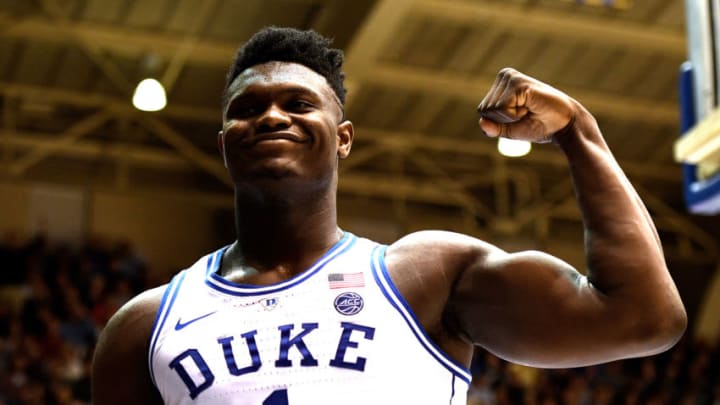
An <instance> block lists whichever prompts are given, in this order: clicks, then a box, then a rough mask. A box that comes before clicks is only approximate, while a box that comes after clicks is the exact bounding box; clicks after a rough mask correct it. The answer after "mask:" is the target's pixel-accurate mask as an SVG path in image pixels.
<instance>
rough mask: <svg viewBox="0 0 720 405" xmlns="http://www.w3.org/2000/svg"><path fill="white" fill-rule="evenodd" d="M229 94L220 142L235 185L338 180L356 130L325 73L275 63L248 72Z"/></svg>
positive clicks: (294, 64)
mask: <svg viewBox="0 0 720 405" xmlns="http://www.w3.org/2000/svg"><path fill="white" fill-rule="evenodd" d="M228 92H229V94H230V97H229V98H228V100H229V101H228V103H227V105H226V106H225V108H224V111H223V130H222V131H221V132H220V134H219V135H218V146H219V148H220V152H221V153H222V155H223V158H224V161H225V166H226V167H227V168H228V171H229V172H230V176H231V177H232V179H233V181H234V182H235V184H237V185H239V184H242V183H248V182H250V183H252V182H256V181H258V180H263V179H270V180H282V179H296V180H305V181H306V182H307V181H310V182H313V181H314V182H322V181H327V180H328V179H332V178H334V176H335V174H336V171H337V160H338V158H345V157H347V156H348V154H349V153H350V146H351V145H352V137H353V128H352V123H350V121H343V119H342V109H341V107H340V103H339V101H338V100H337V98H336V97H335V94H334V93H333V91H332V89H331V88H330V86H329V85H328V83H327V81H326V80H325V78H324V77H323V76H321V75H319V74H318V73H316V72H314V71H313V70H311V69H309V68H307V67H305V66H303V65H300V64H296V63H286V62H269V63H265V64H262V65H257V66H253V67H251V68H248V69H246V70H245V71H243V72H242V73H241V74H240V75H239V76H238V77H237V78H236V79H235V80H234V81H233V82H232V84H231V85H230V88H229V91H228Z"/></svg>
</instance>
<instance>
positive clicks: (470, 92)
mask: <svg viewBox="0 0 720 405" xmlns="http://www.w3.org/2000/svg"><path fill="white" fill-rule="evenodd" d="M540 79H542V78H540ZM363 80H364V81H365V82H366V83H372V84H377V85H382V86H388V87H394V88H400V89H406V90H408V91H418V90H422V91H425V92H429V93H435V94H448V95H452V96H454V97H458V98H460V99H463V100H467V101H468V103H469V104H470V106H473V107H474V106H475V105H477V104H479V103H480V101H481V100H482V98H483V97H484V96H485V94H486V93H487V91H488V90H489V89H490V86H492V84H493V83H494V81H495V77H494V76H492V77H490V76H477V77H475V76H473V77H462V76H459V75H457V74H450V73H443V72H439V71H434V70H430V69H424V68H419V67H409V66H402V65H399V64H391V63H378V64H377V65H376V66H374V67H373V68H372V70H371V71H369V72H368V74H367V75H366V76H365V77H363ZM560 90H562V91H563V92H565V93H567V94H568V95H570V96H571V97H573V98H575V99H576V100H578V101H579V102H581V103H582V104H583V105H584V106H585V107H587V108H588V109H589V110H590V112H592V113H594V114H598V115H605V116H608V117H612V118H617V119H622V120H626V121H635V122H637V121H641V122H647V123H651V124H656V125H657V124H665V125H677V123H678V120H679V112H678V107H677V105H675V104H673V103H657V102H654V101H650V100H648V99H645V98H642V99H641V98H633V97H627V96H624V95H622V94H608V93H599V92H594V91H590V90H586V89H581V88H572V87H567V86H564V87H563V88H561V89H560Z"/></svg>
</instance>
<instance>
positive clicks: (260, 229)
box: [93, 62, 687, 404]
mask: <svg viewBox="0 0 720 405" xmlns="http://www.w3.org/2000/svg"><path fill="white" fill-rule="evenodd" d="M230 89H231V95H230V98H229V101H228V103H227V105H226V106H225V109H224V112H223V130H222V131H221V132H220V134H219V136H218V145H219V149H220V151H221V154H222V156H223V159H224V162H225V165H226V166H227V168H228V172H229V173H230V176H231V178H232V180H233V182H234V184H235V206H236V214H237V218H236V222H237V223H236V228H237V231H238V239H237V241H236V242H235V243H234V244H233V245H232V246H231V247H230V248H229V249H228V250H227V251H226V253H225V256H224V257H223V266H222V268H221V270H220V271H221V273H222V275H223V276H224V277H226V278H228V279H230V280H232V281H235V282H242V283H246V284H256V285H267V284H272V283H277V282H279V281H282V280H285V279H288V278H290V277H292V276H294V275H296V274H298V273H300V272H302V271H303V270H305V269H306V268H307V267H309V266H310V265H311V264H312V263H314V262H315V261H316V260H317V259H319V258H320V257H321V256H322V255H323V254H324V253H325V252H326V251H327V250H328V249H329V248H330V247H331V246H332V245H333V244H334V243H335V242H337V240H338V239H339V238H340V235H341V232H340V230H339V229H338V226H337V215H336V201H335V197H336V190H337V180H338V176H337V168H338V160H339V159H343V158H345V157H347V156H348V154H349V153H350V147H351V145H352V140H353V127H352V123H350V121H347V120H344V119H343V114H342V109H341V107H340V106H339V103H338V102H337V100H336V98H335V97H334V94H333V93H332V90H331V89H330V87H329V86H328V84H327V82H326V81H325V79H324V78H323V77H322V76H320V75H318V74H317V73H315V72H313V71H312V70H310V69H308V68H306V67H304V66H301V65H297V64H293V63H284V62H270V63H266V64H262V65H258V66H254V67H252V68H249V69H247V70H246V71H244V72H243V73H242V74H241V75H240V76H239V77H238V78H237V79H236V80H235V81H234V82H233V83H232V85H231V88H230ZM478 110H479V112H480V114H481V117H482V118H481V119H480V127H481V128H482V129H483V131H484V132H485V133H486V134H488V136H491V137H496V136H506V137H510V138H514V139H524V140H529V141H532V142H539V143H542V142H548V141H553V142H554V143H555V144H557V146H558V147H559V148H560V150H561V151H562V152H563V153H564V155H565V156H566V157H567V160H568V166H569V169H570V174H571V176H572V179H573V182H574V185H575V190H576V195H577V201H578V204H579V207H580V210H581V212H582V216H583V223H584V228H585V238H586V240H585V246H586V252H585V254H586V259H587V260H586V261H587V264H588V268H587V276H584V275H582V274H581V273H580V272H578V271H577V270H576V269H574V268H572V267H571V266H570V265H569V264H567V263H565V262H563V261H562V260H560V259H558V258H555V257H552V256H550V255H547V254H544V253H541V252H535V251H525V252H518V253H507V252H504V251H503V250H501V249H499V248H497V247H495V246H493V245H491V244H489V243H487V242H484V241H481V240H478V239H475V238H472V237H470V236H466V235H461V234H457V233H451V232H442V231H422V232H416V233H413V234H410V235H407V236H406V237H404V238H401V239H400V240H398V241H397V242H395V243H393V244H392V245H391V246H390V247H389V248H388V249H387V253H386V263H387V267H388V271H389V272H390V275H391V277H392V279H393V281H394V282H395V284H396V285H397V287H398V289H399V291H400V293H401V294H402V295H403V297H404V298H405V299H406V300H407V301H408V303H409V305H410V306H411V308H412V309H413V311H414V312H415V315H416V316H417V318H418V320H419V321H420V323H421V324H422V325H423V327H424V328H425V329H426V331H427V332H428V334H429V335H430V337H431V338H432V339H433V340H434V342H435V343H436V344H437V345H438V346H439V347H440V348H441V349H442V350H444V351H445V352H446V353H447V354H449V355H450V356H451V357H452V358H454V359H456V360H457V361H458V362H460V363H462V364H465V365H469V364H470V361H471V356H472V352H473V345H480V346H482V347H484V348H486V349H488V350H489V351H491V352H493V353H495V354H497V355H499V356H500V357H502V358H504V359H507V360H511V361H514V362H517V363H522V364H526V365H531V366H536V367H576V366H583V365H588V364H594V363H599V362H607V361H612V360H616V359H621V358H628V357H636V356H645V355H651V354H654V353H658V352H661V351H663V350H666V349H667V348H669V347H671V346H672V345H673V344H674V343H675V342H676V341H677V340H678V339H679V338H680V336H681V335H682V333H683V331H684V330H685V327H686V322H687V318H686V314H685V310H684V308H683V305H682V302H681V301H680V298H679V295H678V292H677V289H676V287H675V285H674V283H673V281H672V279H671V278H670V275H669V273H668V270H667V268H666V266H665V262H664V258H663V252H662V248H661V245H660V242H659V239H658V237H657V233H656V231H655V227H654V225H653V223H652V221H651V219H650V216H649V214H648V212H647V210H646V209H645V207H644V205H643V204H642V202H641V200H640V198H639V197H638V195H637V193H636V192H635V190H634V189H633V187H632V186H631V184H630V182H629V181H628V180H627V178H626V177H625V175H624V174H623V172H622V171H621V169H620V167H619V166H618V164H617V162H616V161H615V159H614V158H613V156H612V154H611V153H610V150H609V149H608V147H607V145H606V144H605V141H604V140H603V138H602V135H601V133H600V130H599V128H598V126H597V123H596V122H595V119H594V118H593V116H592V115H591V114H590V113H589V112H588V111H587V110H585V108H583V107H582V106H581V105H580V104H579V103H578V102H577V101H575V100H574V99H572V98H570V97H569V96H567V95H566V94H564V93H562V92H560V91H558V90H556V89H554V88H552V87H550V86H549V85H547V84H544V83H542V82H540V81H537V80H535V79H533V78H530V77H528V76H525V75H523V74H521V73H519V72H517V71H515V70H513V69H503V70H502V71H500V73H499V74H498V77H497V80H496V82H495V83H494V84H493V86H492V87H491V88H490V90H489V91H488V93H487V95H486V96H485V98H484V99H483V100H482V102H481V103H480V105H479V107H478ZM498 117H502V119H500V118H498ZM492 118H495V120H496V121H501V122H496V121H493V119H492ZM162 292H163V288H162V287H159V288H155V289H152V290H149V291H147V292H145V293H142V294H141V295H139V296H138V297H136V298H134V299H133V300H131V301H130V302H129V303H127V304H126V305H125V306H123V308H122V309H121V310H120V311H118V313H117V314H116V315H115V316H114V317H113V318H112V319H111V320H110V322H109V324H108V326H107V327H106V328H105V330H104V331H103V333H102V335H101V338H100V341H99V343H98V347H97V350H96V354H95V361H94V365H93V401H94V403H95V404H126V403H135V404H153V403H162V401H161V399H160V398H159V395H158V393H157V390H156V389H155V388H154V386H153V385H152V382H151V380H150V376H149V371H148V363H147V355H148V344H149V340H150V331H151V329H152V324H153V321H154V319H155V312H156V310H157V308H158V305H159V302H160V299H161V294H162ZM119 379H122V381H123V389H122V390H118V389H117V382H118V380H119Z"/></svg>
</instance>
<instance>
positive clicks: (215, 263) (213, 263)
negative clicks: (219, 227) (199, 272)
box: [205, 245, 230, 276]
mask: <svg viewBox="0 0 720 405" xmlns="http://www.w3.org/2000/svg"><path fill="white" fill-rule="evenodd" d="M229 247H230V245H227V246H225V247H223V248H220V249H218V250H217V251H215V253H213V254H211V255H209V256H208V261H207V269H206V270H205V275H206V276H207V275H209V274H210V273H212V272H214V271H215V270H216V269H217V268H219V267H220V263H221V262H222V257H223V255H224V254H225V251H226V250H227V249H228V248H229Z"/></svg>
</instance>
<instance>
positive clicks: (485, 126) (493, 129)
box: [478, 118, 503, 138]
mask: <svg viewBox="0 0 720 405" xmlns="http://www.w3.org/2000/svg"><path fill="white" fill-rule="evenodd" d="M478 124H479V125H480V129H481V130H482V131H483V132H484V133H485V135H487V136H489V137H491V138H495V137H498V136H499V135H500V133H502V125H503V124H498V123H497V122H495V121H491V120H489V119H487V118H480V120H479V121H478Z"/></svg>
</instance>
